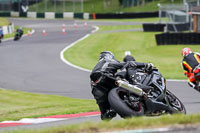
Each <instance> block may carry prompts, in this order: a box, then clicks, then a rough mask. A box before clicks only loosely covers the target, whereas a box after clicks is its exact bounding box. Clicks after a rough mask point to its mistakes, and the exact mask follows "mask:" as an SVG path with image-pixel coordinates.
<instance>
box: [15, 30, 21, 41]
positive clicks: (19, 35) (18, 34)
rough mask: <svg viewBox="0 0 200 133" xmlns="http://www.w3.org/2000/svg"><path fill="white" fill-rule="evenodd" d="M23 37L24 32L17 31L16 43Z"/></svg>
mask: <svg viewBox="0 0 200 133" xmlns="http://www.w3.org/2000/svg"><path fill="white" fill-rule="evenodd" d="M22 35H23V31H16V34H15V37H14V41H17V40H19V39H20V38H21V37H22Z"/></svg>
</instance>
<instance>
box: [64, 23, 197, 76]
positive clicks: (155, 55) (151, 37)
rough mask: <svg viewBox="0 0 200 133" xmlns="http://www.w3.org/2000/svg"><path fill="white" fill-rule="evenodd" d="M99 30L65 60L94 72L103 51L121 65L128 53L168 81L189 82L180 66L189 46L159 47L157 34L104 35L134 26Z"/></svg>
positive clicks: (81, 43)
mask: <svg viewBox="0 0 200 133" xmlns="http://www.w3.org/2000/svg"><path fill="white" fill-rule="evenodd" d="M99 27H100V31H101V32H96V33H95V34H92V35H91V36H90V37H89V38H86V39H85V40H83V41H81V42H79V43H78V44H76V45H75V46H73V47H71V48H70V49H68V50H67V51H66V52H65V53H64V57H65V58H66V59H67V60H68V61H70V62H71V63H73V64H75V65H78V66H81V67H84V68H87V69H90V70H91V69H92V68H93V67H94V66H95V64H96V63H97V61H98V56H99V53H100V52H101V51H104V50H109V51H112V52H113V53H114V54H115V56H116V58H117V59H118V60H120V61H121V60H122V59H123V57H124V52H125V51H131V53H132V55H133V56H134V57H135V58H136V60H137V61H140V62H152V63H153V64H154V65H155V66H156V67H158V68H159V70H160V71H161V73H162V74H163V76H164V77H165V78H167V79H186V78H185V77H184V75H183V70H182V67H181V65H180V63H181V61H182V57H181V54H180V53H181V50H182V48H184V47H188V45H168V46H157V45H156V40H155V34H158V33H155V32H116V33H113V32H112V33H109V32H108V33H107V32H102V31H108V30H116V29H117V30H119V29H127V28H132V26H99ZM133 28H134V26H133ZM136 28H137V26H136ZM189 47H190V48H191V49H192V50H193V51H196V52H200V50H199V49H200V46H199V45H190V46H189ZM77 53H79V54H77ZM86 62H87V63H86Z"/></svg>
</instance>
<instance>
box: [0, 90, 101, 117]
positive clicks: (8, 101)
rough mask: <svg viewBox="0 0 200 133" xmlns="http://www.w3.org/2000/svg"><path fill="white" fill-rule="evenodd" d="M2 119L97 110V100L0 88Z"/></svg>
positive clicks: (0, 114) (0, 113)
mask: <svg viewBox="0 0 200 133" xmlns="http://www.w3.org/2000/svg"><path fill="white" fill-rule="evenodd" d="M0 103H1V108H0V116H1V117H0V121H5V120H19V119H21V118H29V117H32V118H34V117H41V116H49V115H57V114H72V113H80V112H89V111H97V110H98V107H97V105H96V103H95V100H86V99H85V100H84V99H74V98H69V97H64V96H55V95H44V94H33V93H27V92H22V91H13V90H5V89H0Z"/></svg>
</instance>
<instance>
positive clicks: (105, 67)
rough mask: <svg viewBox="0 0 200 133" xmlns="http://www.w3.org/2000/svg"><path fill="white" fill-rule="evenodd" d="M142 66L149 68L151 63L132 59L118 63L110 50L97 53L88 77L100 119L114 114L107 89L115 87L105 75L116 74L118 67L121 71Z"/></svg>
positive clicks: (113, 82) (112, 81)
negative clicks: (97, 57) (97, 55)
mask: <svg viewBox="0 0 200 133" xmlns="http://www.w3.org/2000/svg"><path fill="white" fill-rule="evenodd" d="M141 65H142V66H143V67H145V68H146V69H149V68H150V67H152V66H151V64H148V63H139V62H134V61H127V62H122V63H120V62H119V61H117V60H116V59H115V56H114V55H113V53H112V52H110V51H103V52H101V53H100V55H99V61H98V63H97V64H96V66H95V67H94V68H93V70H92V72H91V74H90V79H91V88H92V94H93V96H94V98H95V99H96V102H97V104H98V106H99V109H100V112H101V119H102V120H104V119H111V118H113V117H115V116H116V112H115V111H114V110H113V109H111V107H110V104H109V102H108V93H109V91H110V90H111V89H112V88H114V87H116V85H115V80H113V79H110V78H108V77H107V76H104V75H105V74H106V75H110V76H116V75H115V74H116V72H117V70H119V69H122V73H124V72H123V71H124V70H125V68H126V67H131V66H132V67H133V68H136V67H137V66H141ZM117 76H124V75H123V74H118V75H117Z"/></svg>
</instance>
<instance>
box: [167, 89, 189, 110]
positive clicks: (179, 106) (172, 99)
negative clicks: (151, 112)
mask: <svg viewBox="0 0 200 133" xmlns="http://www.w3.org/2000/svg"><path fill="white" fill-rule="evenodd" d="M166 96H167V99H168V101H169V104H170V105H171V107H172V108H174V109H175V110H176V111H177V112H179V113H183V114H186V109H185V106H184V105H183V103H182V102H181V101H180V100H179V99H178V98H177V97H176V96H175V95H174V94H173V93H171V92H170V91H169V90H167V91H166Z"/></svg>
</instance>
